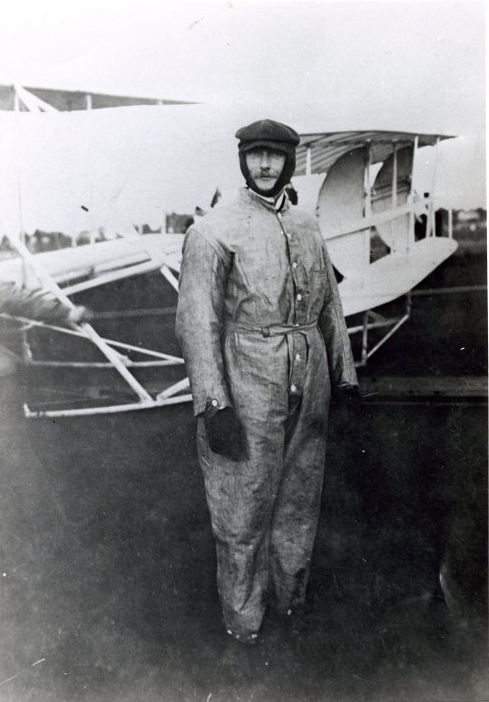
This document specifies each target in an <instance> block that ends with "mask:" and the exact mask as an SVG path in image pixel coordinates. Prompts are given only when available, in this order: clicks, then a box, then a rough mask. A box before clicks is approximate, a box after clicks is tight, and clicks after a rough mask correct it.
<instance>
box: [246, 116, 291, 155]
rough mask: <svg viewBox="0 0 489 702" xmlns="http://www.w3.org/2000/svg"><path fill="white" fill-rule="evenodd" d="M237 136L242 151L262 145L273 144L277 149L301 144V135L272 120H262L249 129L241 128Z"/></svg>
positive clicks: (248, 127)
mask: <svg viewBox="0 0 489 702" xmlns="http://www.w3.org/2000/svg"><path fill="white" fill-rule="evenodd" d="M235 136H236V138H237V139H239V140H240V142H239V148H240V150H246V149H247V148H251V147H252V146H258V145H261V144H263V145H268V144H271V145H274V146H277V147H279V146H280V145H282V146H283V147H284V148H290V147H291V146H294V147H295V146H297V144H298V143H299V142H300V137H299V135H298V134H297V132H296V131H295V130H294V129H292V127H288V126H287V125H286V124H282V123H281V122H274V121H273V120H272V119H261V120H259V121H258V122H253V123H252V124H249V125H248V126H247V127H241V129H238V131H237V132H236V134H235Z"/></svg>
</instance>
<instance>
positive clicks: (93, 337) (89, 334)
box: [9, 236, 153, 403]
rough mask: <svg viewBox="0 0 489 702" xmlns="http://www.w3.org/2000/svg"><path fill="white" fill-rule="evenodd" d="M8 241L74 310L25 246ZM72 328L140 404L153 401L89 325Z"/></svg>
mask: <svg viewBox="0 0 489 702" xmlns="http://www.w3.org/2000/svg"><path fill="white" fill-rule="evenodd" d="M9 240H10V242H11V244H12V246H14V247H15V248H16V249H17V251H18V252H19V254H20V255H21V256H22V258H23V259H24V261H26V262H27V263H28V264H29V265H30V266H31V268H32V270H33V271H34V273H35V274H36V277H37V278H38V279H39V282H40V283H41V284H42V285H44V286H45V287H46V288H47V289H48V290H49V291H50V292H51V293H52V294H53V295H54V296H55V297H56V299H57V300H59V301H60V302H62V303H63V304H64V305H67V306H68V307H70V308H71V309H74V307H75V305H74V304H73V302H72V301H71V300H70V298H69V297H68V296H67V295H66V294H65V293H64V292H63V291H62V290H61V288H60V287H59V286H58V285H57V284H56V283H55V282H54V280H53V279H52V277H51V276H50V275H49V274H48V273H47V272H46V271H45V270H44V269H43V267H42V266H40V265H39V263H38V261H36V260H35V257H34V256H33V254H31V252H30V251H29V249H28V248H27V247H26V246H25V244H23V243H22V242H21V241H19V240H18V239H16V238H15V237H14V236H9ZM73 326H74V327H75V328H76V329H79V330H80V331H81V332H82V333H83V335H84V336H85V337H86V338H87V339H89V340H90V341H92V342H93V343H94V344H95V346H97V348H98V349H99V350H100V351H101V352H102V353H103V355H104V356H105V357H106V358H107V359H108V360H109V361H110V363H111V364H112V365H113V366H114V368H115V369H116V370H117V371H118V372H119V373H120V375H122V377H123V378H124V380H125V381H126V382H127V383H128V385H129V386H130V387H131V388H132V389H133V390H134V392H135V393H136V395H137V396H138V397H139V399H140V401H141V402H143V403H144V402H152V401H153V398H152V397H151V395H150V394H149V393H148V392H147V391H146V390H145V389H144V388H143V386H142V385H141V384H140V383H139V382H138V381H137V380H136V378H135V377H134V376H133V375H132V374H131V373H130V372H129V371H128V369H127V368H126V366H125V365H124V363H123V361H122V360H121V358H120V356H119V354H118V353H117V352H116V351H115V350H114V349H112V348H111V347H110V346H109V345H108V344H107V343H106V342H105V341H104V340H103V339H102V338H101V337H100V336H99V335H98V334H97V332H96V331H95V329H94V328H93V327H92V326H91V325H90V324H87V323H86V322H84V323H83V324H80V325H78V324H74V325H73Z"/></svg>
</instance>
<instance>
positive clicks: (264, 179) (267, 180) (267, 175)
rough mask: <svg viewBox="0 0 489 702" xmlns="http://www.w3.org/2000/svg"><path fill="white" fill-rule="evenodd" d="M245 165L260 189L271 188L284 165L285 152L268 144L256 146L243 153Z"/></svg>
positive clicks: (264, 190)
mask: <svg viewBox="0 0 489 702" xmlns="http://www.w3.org/2000/svg"><path fill="white" fill-rule="evenodd" d="M245 160H246V165H247V167H248V170H249V172H250V175H251V177H252V178H253V181H254V182H255V183H256V185H257V186H258V188H259V189H260V190H263V192H267V191H268V190H272V188H273V186H274V185H275V183H276V182H277V180H278V178H279V177H280V174H281V173H282V170H283V167H284V165H285V154H284V153H283V152H282V151H276V150H275V149H272V148H270V147H268V146H257V147H256V148H254V149H250V150H249V151H247V152H246V154H245Z"/></svg>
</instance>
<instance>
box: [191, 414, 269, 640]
mask: <svg viewBox="0 0 489 702" xmlns="http://www.w3.org/2000/svg"><path fill="white" fill-rule="evenodd" d="M197 435H198V453H199V460H200V465H201V467H202V471H203V475H204V482H205V489H206V497H207V503H208V506H209V511H210V515H211V522H212V529H213V533H214V537H215V539H216V553H217V584H218V590H219V596H220V599H221V604H222V610H223V616H224V621H225V624H226V627H227V628H228V629H230V630H231V631H232V632H233V633H234V634H237V635H246V634H248V633H251V632H256V631H258V630H259V628H260V626H261V622H262V619H263V615H264V612H265V607H266V602H265V596H266V593H267V589H268V577H269V575H268V563H269V534H270V524H271V518H272V510H273V503H274V500H275V495H276V493H277V489H278V481H279V476H280V472H281V460H280V459H279V460H277V456H281V452H282V447H283V431H282V433H281V430H280V427H279V426H277V427H276V428H275V429H274V428H273V427H270V426H268V427H266V426H263V430H262V433H261V435H260V432H259V427H255V435H254V438H253V442H252V443H251V446H249V449H250V459H249V460H247V461H240V462H234V461H231V460H230V459H228V458H226V457H224V456H220V455H217V454H215V453H213V452H211V451H210V449H209V447H208V442H207V436H206V432H205V425H204V421H203V420H201V419H199V423H198V429H197ZM257 445H259V447H260V450H259V451H258V450H257V448H256V446H257Z"/></svg>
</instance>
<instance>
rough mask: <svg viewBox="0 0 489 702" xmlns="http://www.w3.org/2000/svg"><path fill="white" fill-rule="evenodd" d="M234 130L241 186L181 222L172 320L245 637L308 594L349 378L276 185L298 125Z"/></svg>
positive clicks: (321, 293) (328, 302) (301, 227)
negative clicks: (330, 452)
mask: <svg viewBox="0 0 489 702" xmlns="http://www.w3.org/2000/svg"><path fill="white" fill-rule="evenodd" d="M236 137H237V138H238V139H239V160H240V167H241V171H242V173H243V176H244V178H245V181H246V185H247V187H246V188H242V189H241V190H240V192H239V196H238V198H237V199H236V201H235V202H233V203H232V204H230V205H227V206H224V205H223V206H221V207H219V208H217V209H215V210H212V211H211V212H210V213H209V214H207V215H206V216H205V217H203V218H202V219H201V220H200V221H199V222H198V224H196V225H194V226H192V227H191V228H190V229H189V230H188V233H187V236H186V239H185V243H184V248H183V263H182V270H181V274H180V297H179V303H178V311H177V326H176V328H177V336H178V339H179V341H180V343H181V346H182V351H183V355H184V358H185V361H186V364H187V369H188V374H189V378H190V384H191V389H192V393H193V400H194V413H195V415H196V416H197V417H198V427H197V442H198V446H197V448H198V455H199V462H200V466H201V468H202V471H203V475H204V482H205V489H206V496H207V502H208V506H209V510H210V515H211V521H212V528H213V533H214V536H215V539H216V545H217V563H218V572H217V581H218V589H219V595H220V598H221V604H222V608H223V615H224V621H225V624H226V629H227V632H228V634H230V635H231V636H233V637H234V638H235V639H238V640H240V641H243V642H247V643H253V642H254V641H255V640H256V638H257V635H258V631H259V629H260V626H261V623H262V619H263V616H264V613H265V609H266V606H267V604H268V605H270V606H272V607H274V608H275V609H276V610H278V611H279V612H282V613H291V612H292V611H293V610H294V609H295V608H296V607H298V606H299V605H301V604H302V603H303V602H304V598H305V592H306V586H307V580H308V576H309V568H310V558H311V552H312V548H313V543H314V539H315V536H316V531H317V522H318V516H319V509H320V500H321V489H322V481H323V472H324V459H325V448H326V429H327V414H328V405H329V398H330V394H331V388H332V387H333V388H334V389H338V391H339V392H341V391H343V392H346V393H348V392H352V393H355V392H357V391H358V386H357V378H356V373H355V369H354V364H353V359H352V353H351V347H350V341H349V338H348V334H347V330H346V325H345V321H344V317H343V312H342V308H341V302H340V298H339V295H338V290H337V286H336V281H335V277H334V272H333V269H332V266H331V263H330V260H329V256H328V253H327V251H326V247H325V244H324V240H323V238H322V236H321V233H320V231H319V228H318V225H317V223H316V221H315V220H314V218H313V217H311V216H310V215H309V214H307V213H305V212H302V211H301V210H299V209H295V208H293V207H291V206H290V203H289V201H288V197H287V193H286V191H285V188H286V186H287V185H288V184H289V181H290V178H291V177H292V175H293V173H294V169H295V149H296V146H297V144H298V143H299V135H298V134H297V133H296V132H295V131H294V130H293V129H291V128H290V127H288V126H286V125H284V124H281V123H279V122H274V121H271V120H261V121H259V122H254V123H253V124H250V125H249V126H247V127H243V128H242V129H239V130H238V131H237V133H236Z"/></svg>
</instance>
